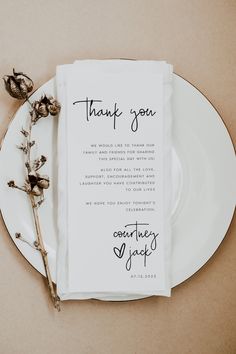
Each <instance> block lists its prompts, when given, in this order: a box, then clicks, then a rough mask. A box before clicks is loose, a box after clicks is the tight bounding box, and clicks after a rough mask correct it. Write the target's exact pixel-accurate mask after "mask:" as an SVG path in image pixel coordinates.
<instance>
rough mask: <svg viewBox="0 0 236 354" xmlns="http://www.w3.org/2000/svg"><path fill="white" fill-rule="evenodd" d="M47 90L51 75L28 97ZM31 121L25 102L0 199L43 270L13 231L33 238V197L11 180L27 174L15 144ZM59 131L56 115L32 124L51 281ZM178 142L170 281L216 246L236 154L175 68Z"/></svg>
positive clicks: (226, 220) (230, 208)
mask: <svg viewBox="0 0 236 354" xmlns="http://www.w3.org/2000/svg"><path fill="white" fill-rule="evenodd" d="M43 93H46V94H51V95H54V96H55V89H54V80H50V81H49V82H47V83H46V84H44V85H43V86H42V87H41V88H40V89H38V90H37V91H36V92H35V93H34V94H33V95H32V96H31V100H32V101H33V100H35V99H37V98H39V97H41V95H42V94H43ZM27 121H28V106H27V104H26V103H25V104H23V105H22V106H21V107H20V109H19V110H18V111H17V113H16V115H15V117H14V119H13V120H12V123H11V124H10V127H9V129H8V131H7V134H6V136H5V138H4V141H3V144H2V149H1V154H0V167H1V169H0V206H1V212H2V216H3V219H4V221H5V224H6V227H7V229H8V231H9V233H10V235H11V237H12V239H13V241H14V242H15V244H16V246H17V247H18V249H19V250H20V251H21V253H22V254H23V255H24V257H25V258H26V259H27V260H28V261H29V262H30V263H31V264H32V265H33V266H34V267H35V268H36V269H37V270H38V271H39V272H41V273H42V274H44V269H43V264H42V260H41V256H40V254H39V252H37V251H35V250H33V249H32V248H31V247H30V246H29V245H28V244H26V243H24V242H22V241H21V240H18V239H16V238H15V233H16V232H21V233H22V235H23V236H24V237H25V238H26V239H27V240H29V241H31V242H33V241H34V239H35V238H34V224H33V220H32V214H31V209H30V205H29V202H28V200H27V198H26V196H25V194H24V193H23V192H20V191H17V190H13V189H11V188H9V187H8V186H7V182H8V181H9V180H11V179H14V180H15V182H16V183H17V184H22V183H23V181H24V177H23V176H24V165H23V160H22V159H23V156H22V155H23V154H22V152H21V151H20V150H19V149H17V148H16V145H17V144H20V143H21V141H22V134H21V133H20V130H21V128H22V127H26V122H27ZM56 134H57V118H52V117H50V118H45V119H41V120H40V121H39V123H38V124H37V125H36V126H35V128H34V129H33V137H34V138H35V140H36V141H37V142H38V146H37V149H38V154H39V155H41V154H43V155H45V156H47V157H48V161H47V163H46V165H45V167H43V168H44V173H45V174H48V175H49V176H50V177H51V181H52V183H51V188H50V189H49V190H47V191H46V201H45V203H44V204H43V205H42V207H41V208H40V209H39V213H40V219H41V225H42V232H43V237H44V240H45V244H46V249H47V251H48V256H49V264H50V268H51V272H52V278H53V279H54V281H55V280H56V245H57V229H56V205H57V200H56V165H57V155H56ZM173 144H174V151H175V153H174V160H175V165H174V166H175V169H176V174H175V175H176V178H177V180H175V181H174V182H175V200H174V203H175V205H174V206H173V208H174V212H173V216H172V226H173V248H172V265H171V275H172V287H174V286H176V285H177V284H179V283H181V282H183V281H184V280H185V279H187V278H189V277H190V276H191V275H192V274H194V273H195V272H196V271H197V270H198V269H200V268H201V267H202V266H203V265H204V264H205V263H206V261H207V260H208V259H209V258H210V257H211V256H212V254H213V253H214V252H215V250H216V249H217V247H218V246H219V244H220V243H221V241H222V240H223V238H224V236H225V233H226V231H227V229H228V227H229V224H230V221H231V219H232V215H233V212H234V207H235V200H236V189H235V181H236V164H235V153H234V148H233V145H232V142H231V140H230V137H229V134H228V132H227V130H226V128H225V126H224V124H223V121H222V120H221V118H220V116H219V114H218V113H217V112H216V110H215V109H214V108H213V106H212V105H211V104H210V102H209V101H208V100H207V99H206V98H205V97H204V96H203V95H202V94H201V93H200V92H199V91H198V90H197V89H196V88H195V87H193V86H192V85H191V84H190V83H189V82H187V81H186V80H184V79H182V78H181V77H179V76H177V75H174V94H173ZM176 156H178V158H177V157H176ZM179 163H180V165H179ZM180 166H181V167H180ZM42 172H43V171H42ZM180 192H181V194H180ZM127 299H131V298H130V297H129V298H127ZM124 300H125V298H124Z"/></svg>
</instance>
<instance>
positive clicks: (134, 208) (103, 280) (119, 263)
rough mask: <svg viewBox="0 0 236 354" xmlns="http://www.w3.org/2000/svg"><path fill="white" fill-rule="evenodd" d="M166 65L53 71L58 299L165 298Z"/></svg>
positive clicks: (119, 63)
mask: <svg viewBox="0 0 236 354" xmlns="http://www.w3.org/2000/svg"><path fill="white" fill-rule="evenodd" d="M171 85H172V66H171V65H169V64H167V63H166V62H164V61H162V62H160V61H128V60H79V61H76V62H75V63H74V64H70V65H62V66H58V67H57V74H56V87H57V99H58V100H59V102H60V103H61V105H62V109H61V112H60V116H59V128H58V233H59V242H58V252H57V290H58V294H59V296H60V298H61V299H62V300H66V299H87V298H101V299H104V298H113V297H114V298H116V299H119V298H120V299H122V298H124V297H127V296H146V295H165V296H170V274H169V265H170V243H171V242H170V214H171V210H170V204H171V107H170V106H171V105H170V98H171V92H172V86H171Z"/></svg>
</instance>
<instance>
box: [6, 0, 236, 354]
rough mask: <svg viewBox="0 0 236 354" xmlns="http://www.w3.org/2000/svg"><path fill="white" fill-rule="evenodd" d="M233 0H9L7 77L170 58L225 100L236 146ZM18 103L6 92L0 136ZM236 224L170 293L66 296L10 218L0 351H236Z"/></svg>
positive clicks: (40, 77)
mask: <svg viewBox="0 0 236 354" xmlns="http://www.w3.org/2000/svg"><path fill="white" fill-rule="evenodd" d="M235 39H236V1H235V0H228V1H227V0H225V1H223V0H145V1H144V0H143V1H142V0H107V1H106V0H94V1H93V0H86V1H82V0H67V1H65V0H60V1H56V0H28V1H23V0H8V1H6V0H0V77H2V76H3V74H6V73H9V71H10V70H11V68H12V67H14V66H15V67H16V68H17V69H18V70H22V71H25V72H27V73H28V74H29V75H30V76H32V77H33V78H34V80H35V83H36V86H37V87H38V86H40V85H41V84H42V83H44V82H45V81H47V80H48V79H49V78H51V77H52V76H53V75H54V73H55V67H56V65H57V64H62V63H70V62H72V61H73V60H75V59H77V58H121V57H124V58H137V59H166V60H168V61H169V62H170V63H173V65H174V68H175V71H176V72H177V73H179V74H180V75H182V76H183V77H185V78H187V79H188V80H189V81H191V82H192V83H193V84H194V85H196V86H197V87H198V88H199V89H200V90H201V91H202V92H203V93H204V94H205V95H206V96H207V97H208V98H209V99H210V100H211V101H212V103H213V104H214V105H215V107H216V108H217V109H218V111H219V112H220V114H221V115H222V117H223V120H224V122H225V124H226V126H227V127H228V129H229V131H230V134H231V136H232V139H233V141H234V143H235V144H236V105H235V94H236V93H235V88H236V69H235V68H236V40H235ZM16 108H17V104H16V103H14V102H13V100H12V99H10V98H8V97H7V96H6V94H5V92H4V90H3V88H2V89H0V124H1V128H0V138H1V137H2V136H3V134H4V132H5V131H6V128H7V126H8V123H9V120H10V118H11V116H12V114H13V112H14V111H15V109H16ZM235 234H236V220H235V219H234V221H233V222H232V224H231V227H230V229H229V232H228V234H227V236H226V238H225V240H224V242H223V244H222V245H221V246H220V248H219V249H218V250H217V252H216V254H215V255H214V256H213V258H212V259H211V260H210V261H209V262H208V263H207V265H206V266H204V267H203V268H202V269H201V271H199V272H198V273H197V274H195V275H194V276H193V277H192V278H191V279H189V280H188V281H186V282H185V283H184V284H182V285H180V286H178V287H177V288H175V289H174V291H173V296H172V297H171V298H170V299H167V298H149V299H145V300H142V301H137V302H125V303H102V302H97V301H81V302H67V303H63V306H62V312H61V313H60V314H58V313H56V312H55V311H54V310H53V309H52V308H51V304H50V303H49V301H48V297H47V290H46V287H45V285H44V282H43V280H42V277H41V276H40V275H39V274H38V273H37V272H36V271H35V270H33V269H32V267H31V266H30V265H29V264H28V263H27V262H26V261H25V260H24V259H23V257H22V256H21V255H20V254H19V253H18V251H17V250H16V248H15V247H14V245H13V243H12V242H11V240H10V239H9V235H8V234H7V232H6V230H5V228H4V226H3V223H2V222H1V221H0V353H1V354H15V353H17V354H31V353H35V354H41V353H44V354H46V353H50V354H54V353H58V354H64V353H66V354H77V353H81V354H84V353H91V354H94V353H95V354H97V353H101V354H103V353H104V354H106V353H108V354H110V353H114V354H116V353H121V354H133V353H137V354H149V353H152V354H154V353H160V354H173V353H175V354H189V353H194V354H235V353H236V296H235V294H236V280H235V278H236V271H235V267H236V239H235V236H236V235H235Z"/></svg>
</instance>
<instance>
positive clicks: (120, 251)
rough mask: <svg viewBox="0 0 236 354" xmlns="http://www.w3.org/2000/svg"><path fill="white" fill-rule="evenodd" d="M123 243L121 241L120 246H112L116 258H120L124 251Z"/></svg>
mask: <svg viewBox="0 0 236 354" xmlns="http://www.w3.org/2000/svg"><path fill="white" fill-rule="evenodd" d="M125 246H126V244H125V243H122V245H121V248H117V247H114V248H113V251H114V253H115V255H116V256H117V257H118V258H122V257H123V255H124V252H125Z"/></svg>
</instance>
